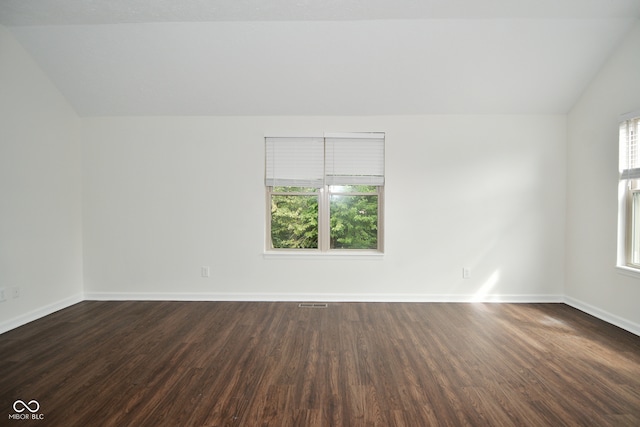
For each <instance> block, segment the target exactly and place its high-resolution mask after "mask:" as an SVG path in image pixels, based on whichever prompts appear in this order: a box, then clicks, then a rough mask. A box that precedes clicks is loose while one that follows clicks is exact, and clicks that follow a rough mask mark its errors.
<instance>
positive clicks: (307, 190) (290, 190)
mask: <svg viewBox="0 0 640 427" xmlns="http://www.w3.org/2000/svg"><path fill="white" fill-rule="evenodd" d="M273 192H274V193H317V192H318V189H317V188H315V187H273Z"/></svg>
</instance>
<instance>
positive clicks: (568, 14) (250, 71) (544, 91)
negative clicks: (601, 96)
mask: <svg viewBox="0 0 640 427" xmlns="http://www.w3.org/2000/svg"><path fill="white" fill-rule="evenodd" d="M639 17H640V0H590V1H585V0H457V1H454V0H325V1H311V0H278V1H274V0H271V1H265V0H209V1H207V0H191V1H177V0H99V1H98V0H93V1H90V0H0V24H1V25H5V26H7V27H8V28H9V30H10V31H11V32H12V33H13V35H14V36H15V37H16V38H17V39H18V41H19V42H20V43H21V44H22V45H23V46H24V47H25V48H26V49H27V51H29V52H30V54H31V55H32V56H33V58H34V59H35V60H36V62H37V63H38V64H39V65H40V66H41V67H42V69H43V70H44V71H45V72H46V73H47V75H48V76H49V77H50V78H51V79H52V81H53V82H54V84H55V85H56V86H57V87H58V88H59V89H60V91H61V92H62V93H63V94H64V95H65V96H66V97H67V99H68V100H69V102H70V103H71V104H72V105H73V106H74V108H75V109H76V110H77V112H78V113H79V114H80V115H81V116H101V115H230V114H231V115H236V114H237V115H249V114H251V115H253V114H256V115H275V114H305V115H311V114H331V115H334V114H335V115H352V114H363V115H365V114H490V113H516V114H520V113H536V114H555V113H565V112H567V111H568V110H569V109H570V108H571V106H572V105H573V103H574V102H575V101H576V100H577V98H578V97H579V95H580V93H581V91H582V90H583V89H584V87H585V86H586V84H587V83H588V82H589V81H590V80H591V79H592V78H593V76H594V75H595V74H596V73H597V71H598V69H599V68H600V67H601V65H602V64H603V62H604V61H605V60H606V58H607V57H608V55H609V54H610V53H611V52H612V50H613V49H614V48H615V46H616V45H617V44H618V43H619V42H620V40H621V39H622V37H623V36H624V34H625V33H626V32H627V31H628V30H629V28H630V27H631V26H632V25H633V24H634V23H635V22H637V20H638V18H639ZM1 60H2V58H1V57H0V62H1Z"/></svg>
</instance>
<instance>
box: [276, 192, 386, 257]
mask: <svg viewBox="0 0 640 427" xmlns="http://www.w3.org/2000/svg"><path fill="white" fill-rule="evenodd" d="M330 187H331V186H330V185H324V186H322V187H320V188H318V191H317V192H302V191H274V187H272V186H267V187H266V200H265V206H266V221H265V222H266V236H265V242H266V244H265V246H266V251H267V252H269V253H298V252H307V253H315V254H326V253H331V254H342V253H349V254H352V253H354V254H383V253H384V186H383V185H381V186H376V191H372V192H355V191H348V192H339V191H331V190H330ZM279 195H288V196H302V197H312V196H313V195H316V196H317V198H318V247H317V248H274V247H273V243H272V241H271V220H272V215H271V198H272V196H279ZM332 195H344V196H375V197H377V202H378V203H377V205H378V212H377V213H378V222H377V248H375V249H342V248H331V209H330V208H331V196H332Z"/></svg>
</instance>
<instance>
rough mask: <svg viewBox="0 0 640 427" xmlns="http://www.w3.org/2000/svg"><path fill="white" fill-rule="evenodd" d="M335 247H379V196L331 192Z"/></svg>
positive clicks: (332, 228) (331, 235) (331, 218)
mask: <svg viewBox="0 0 640 427" xmlns="http://www.w3.org/2000/svg"><path fill="white" fill-rule="evenodd" d="M329 209H330V222H331V231H330V242H331V246H330V247H331V249H377V247H378V196H377V195H372V196H368V195H367V196H346V195H335V194H333V195H331V200H330V206H329Z"/></svg>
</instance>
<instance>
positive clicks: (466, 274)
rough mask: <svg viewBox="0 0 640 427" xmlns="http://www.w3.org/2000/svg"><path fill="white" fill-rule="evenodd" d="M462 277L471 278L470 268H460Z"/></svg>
mask: <svg viewBox="0 0 640 427" xmlns="http://www.w3.org/2000/svg"><path fill="white" fill-rule="evenodd" d="M462 278H463V279H470V278H471V270H469V269H468V268H463V269H462Z"/></svg>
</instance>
